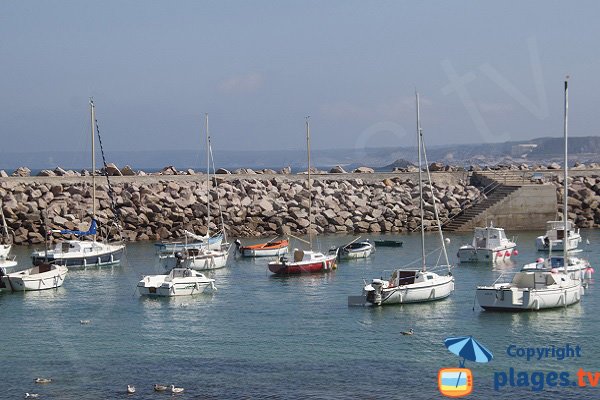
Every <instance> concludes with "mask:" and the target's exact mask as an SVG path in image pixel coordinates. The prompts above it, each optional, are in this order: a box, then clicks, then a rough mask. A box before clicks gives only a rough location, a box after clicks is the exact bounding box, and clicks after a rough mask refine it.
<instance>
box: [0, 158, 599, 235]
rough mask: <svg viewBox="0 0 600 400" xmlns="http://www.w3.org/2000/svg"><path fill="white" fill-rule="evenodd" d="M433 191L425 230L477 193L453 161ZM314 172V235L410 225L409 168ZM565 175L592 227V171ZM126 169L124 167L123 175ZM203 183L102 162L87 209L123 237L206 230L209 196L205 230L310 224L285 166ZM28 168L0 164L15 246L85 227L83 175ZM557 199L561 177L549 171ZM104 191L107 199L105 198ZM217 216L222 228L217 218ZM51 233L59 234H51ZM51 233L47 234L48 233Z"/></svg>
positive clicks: (585, 223) (413, 219)
mask: <svg viewBox="0 0 600 400" xmlns="http://www.w3.org/2000/svg"><path fill="white" fill-rule="evenodd" d="M436 169H437V171H436V172H432V178H433V181H434V183H433V195H432V194H431V190H430V189H429V188H427V187H426V188H425V193H424V199H425V223H424V225H425V227H426V229H432V228H434V213H433V211H434V208H433V207H434V206H433V204H434V201H433V197H435V203H436V205H437V211H438V214H439V216H440V218H441V220H442V221H444V220H447V219H449V218H451V217H452V216H454V215H456V214H458V213H459V212H460V211H461V210H463V209H465V208H467V207H469V206H470V205H471V204H473V203H474V202H476V201H479V200H480V199H481V191H480V189H479V188H477V187H475V186H472V185H471V184H470V183H469V182H470V179H469V177H470V173H469V171H465V170H464V169H461V168H452V167H442V168H439V165H438V166H437V167H436ZM342 171H343V169H341V168H339V169H335V171H334V170H333V169H332V172H331V173H325V172H323V171H320V172H319V171H315V175H311V181H312V184H311V190H312V198H313V200H312V218H313V221H314V224H313V227H312V229H313V230H314V231H315V232H318V233H338V232H339V233H350V232H352V233H380V232H381V233H386V232H407V231H414V230H417V229H418V227H419V190H418V184H417V182H418V178H417V176H418V174H417V173H416V172H414V170H412V171H411V172H408V171H409V170H404V171H396V172H392V173H373V172H372V170H370V169H363V170H361V171H360V172H359V171H356V172H352V173H344V172H342ZM586 171H588V173H587V174H584V175H585V176H576V177H575V178H573V182H572V185H571V190H570V192H569V196H570V200H569V204H570V210H569V213H570V214H569V215H570V217H571V218H572V219H573V220H574V221H575V222H576V224H577V225H578V226H581V227H595V226H600V207H599V206H600V174H599V173H598V171H597V170H596V171H595V172H594V171H592V172H591V173H590V172H589V170H586ZM123 172H125V173H123ZM219 172H220V174H217V175H215V176H214V179H212V180H211V182H210V184H209V187H208V190H207V182H206V175H204V174H202V173H197V172H194V171H192V170H187V171H177V170H176V169H175V168H173V167H167V168H165V169H163V171H161V172H159V173H155V174H146V173H144V172H141V171H138V172H135V171H133V170H132V169H131V168H130V167H126V168H123V169H121V170H119V169H118V168H116V167H115V168H114V169H113V168H111V169H110V175H112V176H111V177H110V186H111V189H112V194H111V191H110V190H109V186H108V183H107V179H106V177H103V176H98V177H96V215H97V218H98V220H99V223H100V225H101V226H108V225H109V224H110V222H111V221H112V220H113V219H114V218H115V212H114V210H113V209H112V207H111V204H112V203H113V201H114V204H115V205H116V209H117V210H118V219H119V221H120V225H121V227H122V228H123V236H124V238H125V239H126V240H129V241H140V240H162V239H174V238H181V237H182V236H183V235H184V230H189V231H194V232H196V233H198V234H204V233H205V232H206V229H207V227H206V221H207V214H208V210H209V208H208V207H207V201H210V215H211V219H210V230H211V232H216V231H218V230H220V229H221V227H222V226H224V227H225V230H226V231H227V233H228V234H229V235H231V236H240V237H244V236H274V235H277V234H284V235H285V234H289V233H292V234H305V233H307V232H308V229H309V226H310V224H309V215H308V205H309V203H308V201H309V200H308V199H309V192H308V184H307V179H306V174H291V173H290V171H289V170H282V171H280V172H275V171H272V170H262V171H253V170H250V169H243V170H237V171H234V173H230V172H229V171H226V170H221V171H219ZM29 174H30V171H29V170H28V169H27V168H19V169H18V170H16V171H15V172H13V173H12V174H11V175H9V174H7V173H6V172H4V171H0V199H1V200H2V207H3V211H4V214H5V217H6V221H7V224H8V227H9V229H10V231H11V234H12V236H13V241H14V243H16V244H37V243H42V242H43V241H44V239H45V233H46V232H47V231H48V230H49V229H84V230H86V229H87V228H88V224H89V220H90V216H91V212H92V187H91V181H92V180H91V177H90V176H89V175H90V174H89V173H88V172H86V171H82V172H76V171H66V170H64V169H59V168H56V169H55V170H44V171H42V172H40V174H39V175H38V176H29ZM553 180H554V182H555V185H556V187H557V200H558V201H559V202H558V204H559V206H558V207H559V209H557V212H558V211H560V204H562V200H561V196H562V186H561V184H562V181H561V178H560V177H559V176H558V175H557V176H555V177H554V178H553ZM111 196H112V199H111ZM221 221H223V222H222V225H221ZM57 237H58V236H57ZM50 239H52V237H50Z"/></svg>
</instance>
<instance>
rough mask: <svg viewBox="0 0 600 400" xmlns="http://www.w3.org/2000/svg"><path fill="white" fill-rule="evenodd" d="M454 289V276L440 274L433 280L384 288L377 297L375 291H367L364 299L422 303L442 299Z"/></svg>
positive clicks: (380, 303)
mask: <svg viewBox="0 0 600 400" xmlns="http://www.w3.org/2000/svg"><path fill="white" fill-rule="evenodd" d="M453 291H454V278H453V277H452V276H450V275H446V276H440V277H438V278H436V279H435V280H434V281H433V282H432V281H428V282H424V283H416V284H412V285H402V286H397V287H393V288H385V289H383V290H382V291H381V296H380V297H379V296H378V295H377V293H376V292H375V291H371V292H368V293H367V295H366V300H367V302H368V303H371V304H374V305H381V306H383V305H388V304H406V303H422V302H428V301H436V300H442V299H445V298H446V297H448V296H450V294H451V293H452V292H453Z"/></svg>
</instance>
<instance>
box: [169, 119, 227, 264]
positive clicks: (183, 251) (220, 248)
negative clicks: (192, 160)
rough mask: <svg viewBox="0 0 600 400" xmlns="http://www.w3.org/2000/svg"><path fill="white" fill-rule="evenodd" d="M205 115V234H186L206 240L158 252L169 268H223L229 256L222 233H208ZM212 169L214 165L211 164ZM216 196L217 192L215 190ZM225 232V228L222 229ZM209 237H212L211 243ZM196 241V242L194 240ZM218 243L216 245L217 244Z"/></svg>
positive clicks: (208, 158) (209, 154) (208, 152)
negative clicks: (198, 243)
mask: <svg viewBox="0 0 600 400" xmlns="http://www.w3.org/2000/svg"><path fill="white" fill-rule="evenodd" d="M204 117H205V128H206V164H207V168H206V194H207V196H206V207H207V213H206V236H202V237H201V236H195V235H194V234H193V233H191V232H189V231H186V234H187V235H188V236H190V235H192V237H193V238H195V239H196V240H205V239H206V240H207V242H202V243H205V244H204V245H202V244H201V245H200V246H197V245H196V244H194V243H192V244H191V245H188V244H187V243H186V244H185V245H184V246H182V247H171V248H170V251H166V250H165V251H163V252H160V253H159V255H158V257H159V261H160V262H161V263H162V264H163V266H164V267H165V269H167V270H170V269H172V268H174V267H176V266H183V267H185V268H191V269H193V270H197V271H206V270H212V269H219V268H223V267H225V266H226V265H227V260H228V257H229V250H230V248H231V246H230V245H229V243H226V242H225V243H222V241H223V239H224V234H222V233H219V234H218V235H216V236H211V234H210V222H211V221H210V216H211V215H210V214H211V211H210V210H211V207H210V206H211V204H210V202H211V196H210V179H211V160H212V147H211V141H210V133H209V130H208V114H205V115H204ZM213 170H214V165H213ZM217 196H218V192H217ZM221 227H222V228H224V227H223V218H222V217H221ZM222 232H225V229H222ZM211 239H214V241H213V243H212V244H211V241H210V240H211ZM196 243H197V242H196ZM217 243H218V245H217Z"/></svg>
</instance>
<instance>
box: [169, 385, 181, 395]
mask: <svg viewBox="0 0 600 400" xmlns="http://www.w3.org/2000/svg"><path fill="white" fill-rule="evenodd" d="M181 392H183V388H180V387H175V385H171V393H181Z"/></svg>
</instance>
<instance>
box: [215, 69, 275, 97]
mask: <svg viewBox="0 0 600 400" xmlns="http://www.w3.org/2000/svg"><path fill="white" fill-rule="evenodd" d="M263 83H264V79H263V77H262V75H261V74H259V73H249V74H246V75H236V76H232V77H230V78H227V79H225V80H224V81H223V82H221V84H220V85H219V89H220V90H221V92H223V93H227V94H236V93H251V92H254V91H256V90H258V89H260V88H261V87H262V85H263Z"/></svg>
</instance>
